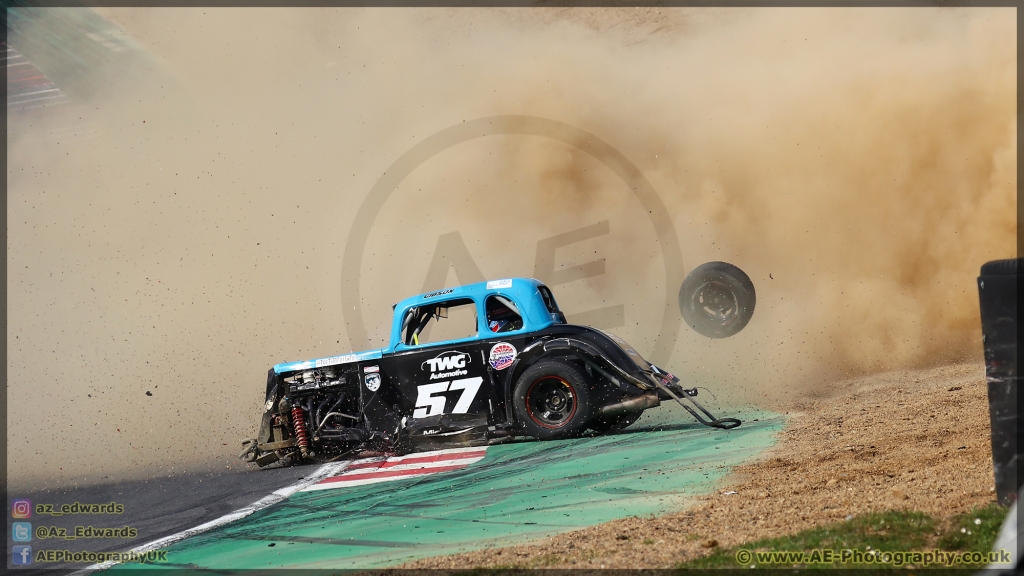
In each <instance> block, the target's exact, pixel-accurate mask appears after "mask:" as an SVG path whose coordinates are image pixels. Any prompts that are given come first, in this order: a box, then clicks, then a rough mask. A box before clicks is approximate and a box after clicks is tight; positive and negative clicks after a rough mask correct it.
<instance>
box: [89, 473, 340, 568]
mask: <svg viewBox="0 0 1024 576" xmlns="http://www.w3.org/2000/svg"><path fill="white" fill-rule="evenodd" d="M349 464H351V462H335V463H332V464H324V465H323V466H321V467H320V468H318V469H317V471H316V472H314V473H313V474H310V475H309V476H306V477H305V478H303V479H302V480H301V481H299V482H296V483H295V484H292V485H291V486H286V487H284V488H281V489H279V490H275V491H274V492H272V493H271V494H270V495H269V496H264V497H263V498H260V499H259V500H257V501H256V502H253V503H252V504H249V505H248V506H246V507H244V508H240V509H238V510H235V511H234V512H231V513H229V514H225V515H224V516H221V517H220V518H217V519H216V520H211V521H209V522H206V523H205V524H200V525H199V526H195V527H193V528H189V529H188V530H182V531H181V532H178V533H177V534H171V535H170V536H167V537H164V538H161V539H159V540H154V541H152V542H150V543H148V544H143V545H142V546H139V547H137V548H132V550H131V552H135V553H137V554H145V553H146V552H150V551H152V550H158V549H160V548H163V547H165V546H170V545H171V544H174V543H175V542H179V541H181V540H184V539H185V538H188V537H190V536H195V535H197V534H202V533H203V532H206V531H207V530H210V529H212V528H216V527H218V526H223V525H225V524H228V523H230V522H234V521H235V520H238V519H239V518H244V517H246V516H248V515H250V514H252V513H253V512H256V511H259V510H262V509H264V508H266V507H268V506H272V505H274V504H277V503H278V502H280V501H282V500H284V499H285V498H287V497H289V496H291V495H292V494H294V493H296V492H298V491H299V490H301V489H303V488H305V487H306V486H309V485H310V484H313V483H316V482H319V481H320V480H323V479H324V478H327V477H328V476H331V475H333V474H337V473H338V472H340V471H342V470H344V469H345V468H346V467H348V465H349ZM115 564H117V562H113V561H111V562H103V563H101V564H93V565H91V566H86V567H85V568H83V569H81V570H78V571H77V572H72V573H71V574H70V575H69V576H80V575H83V574H89V573H91V572H95V571H97V570H106V569H107V568H110V567H111V566H114V565H115Z"/></svg>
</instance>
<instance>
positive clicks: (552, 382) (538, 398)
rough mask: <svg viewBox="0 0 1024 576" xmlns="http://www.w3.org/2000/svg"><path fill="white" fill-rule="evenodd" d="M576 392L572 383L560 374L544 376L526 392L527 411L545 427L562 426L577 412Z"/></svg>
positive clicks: (535, 420)
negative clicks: (559, 375)
mask: <svg viewBox="0 0 1024 576" xmlns="http://www.w3.org/2000/svg"><path fill="white" fill-rule="evenodd" d="M576 406H577V404H576V393H575V390H573V387H572V384H569V382H567V381H566V380H565V379H563V378H560V377H558V376H542V377H540V378H538V379H537V380H535V381H534V382H533V384H530V388H529V390H527V392H526V412H527V414H529V416H530V419H531V420H533V421H534V422H536V423H537V424H539V425H540V426H543V427H545V428H562V427H564V426H566V425H567V424H568V423H569V422H571V421H572V417H573V416H574V415H575V414H576Z"/></svg>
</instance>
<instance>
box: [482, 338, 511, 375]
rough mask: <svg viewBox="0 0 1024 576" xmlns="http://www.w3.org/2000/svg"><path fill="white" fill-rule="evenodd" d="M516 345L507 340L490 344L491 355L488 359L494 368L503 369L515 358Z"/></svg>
mask: <svg viewBox="0 0 1024 576" xmlns="http://www.w3.org/2000/svg"><path fill="white" fill-rule="evenodd" d="M516 353H517V351H516V347H515V346H513V345H511V344H509V343H508V342H498V343H497V344H495V345H494V346H491V357H490V358H489V359H488V360H489V361H490V363H491V367H492V368H494V369H495V370H504V369H505V368H508V367H509V366H511V365H512V361H513V360H515V359H516Z"/></svg>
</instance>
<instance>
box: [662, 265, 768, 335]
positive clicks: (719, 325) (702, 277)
mask: <svg viewBox="0 0 1024 576" xmlns="http://www.w3.org/2000/svg"><path fill="white" fill-rule="evenodd" d="M756 301H757V298H756V295H755V294H754V283H753V282H751V281H750V278H749V277H748V276H747V275H746V274H745V273H744V272H743V270H740V269H739V268H737V267H735V266H733V265H732V264H728V263H726V262H707V263H705V264H701V265H700V266H698V267H696V268H694V270H693V271H692V272H690V273H689V274H688V275H687V276H686V279H685V280H683V285H682V286H681V287H680V288H679V311H680V312H682V313H683V320H685V321H686V324H687V325H689V326H690V327H691V328H693V329H694V330H696V331H697V332H698V333H699V334H702V335H704V336H707V337H709V338H728V337H729V336H732V335H733V334H736V333H737V332H739V331H740V330H742V329H743V327H744V326H746V325H747V322H750V318H751V317H752V316H753V315H754V304H755V302H756Z"/></svg>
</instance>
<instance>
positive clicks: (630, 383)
mask: <svg viewBox="0 0 1024 576" xmlns="http://www.w3.org/2000/svg"><path fill="white" fill-rule="evenodd" d="M543 332H546V333H543V334H538V335H539V336H540V338H538V339H537V340H535V341H533V342H531V343H530V344H529V345H528V346H526V347H525V348H523V350H522V351H521V352H520V353H519V355H518V356H517V357H516V359H515V361H514V362H513V364H512V366H510V367H509V370H508V372H507V373H506V374H505V375H504V379H503V381H502V383H501V384H502V388H503V389H504V391H505V402H506V406H512V405H513V403H512V391H513V389H514V387H515V383H516V381H517V380H518V379H519V377H520V376H521V375H522V373H523V372H525V371H526V369H527V368H528V367H530V366H531V365H533V364H534V363H536V362H538V361H540V360H542V359H544V358H549V357H553V356H560V355H564V354H566V353H569V352H571V353H574V354H576V355H578V356H580V357H581V358H583V359H584V362H587V363H590V364H591V366H592V367H595V368H596V369H597V370H598V371H600V372H601V373H602V375H604V376H605V378H606V379H608V380H610V381H611V382H612V383H613V384H615V385H617V386H618V387H619V388H620V389H622V391H623V392H625V393H627V394H629V395H630V396H637V395H641V394H645V393H647V392H649V391H650V390H653V389H654V388H655V385H654V384H653V383H652V382H651V380H650V377H649V376H648V375H647V374H646V373H645V372H644V370H643V369H641V368H640V366H639V365H638V363H637V362H636V361H634V360H633V359H632V358H630V355H629V354H627V353H626V352H625V351H624V350H623V349H622V346H621V345H620V344H619V343H617V342H615V341H614V340H612V339H611V338H610V337H609V336H608V335H606V334H604V333H603V332H600V331H598V330H594V329H592V328H588V327H585V326H576V325H571V324H562V325H559V326H557V327H552V328H550V329H548V330H545V331H543ZM638 357H639V356H638ZM640 361H641V362H644V363H645V364H646V361H645V360H643V358H640ZM510 420H511V415H510ZM510 423H512V422H511V421H510Z"/></svg>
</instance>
